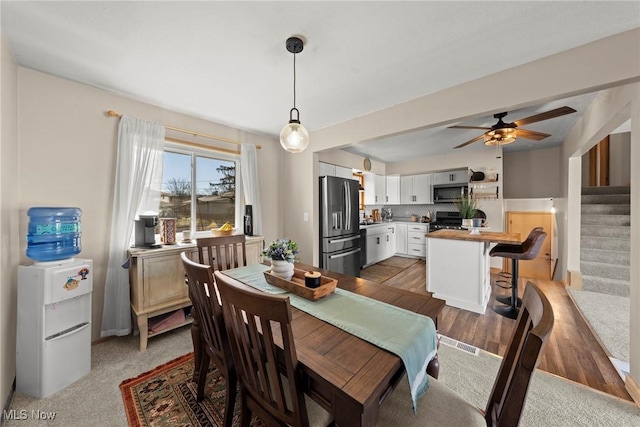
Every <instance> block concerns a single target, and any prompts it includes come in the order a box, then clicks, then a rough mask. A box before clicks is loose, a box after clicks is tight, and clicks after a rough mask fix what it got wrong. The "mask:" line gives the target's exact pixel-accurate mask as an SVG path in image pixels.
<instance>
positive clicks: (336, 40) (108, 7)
mask: <svg viewBox="0 0 640 427" xmlns="http://www.w3.org/2000/svg"><path fill="white" fill-rule="evenodd" d="M0 5H1V8H2V9H1V11H0V12H1V20H2V21H1V28H2V35H3V38H5V39H6V40H7V42H8V44H9V46H10V49H11V51H12V53H13V56H14V59H15V61H16V63H17V64H18V65H20V66H23V67H27V68H32V69H35V70H38V71H42V72H45V73H48V74H52V75H56V76H60V77H63V78H66V79H70V80H74V81H78V82H81V83H85V84H88V85H91V86H95V87H98V88H102V89H106V90H109V91H112V92H115V93H118V94H121V95H124V96H127V97H130V98H134V99H138V100H141V101H144V102H148V103H150V104H154V105H158V106H160V107H163V108H167V109H170V110H173V111H177V112H181V113H185V114H189V115H192V116H196V117H201V118H205V119H208V120H212V121H215V122H218V123H223V124H227V125H231V126H234V127H237V128H240V129H245V130H248V131H253V132H258V133H263V134H269V135H274V136H276V135H278V134H279V132H280V129H281V128H282V126H283V125H284V124H286V122H287V121H288V118H289V109H290V108H291V107H292V106H293V105H292V104H293V55H292V54H291V53H289V52H287V51H286V49H285V47H284V44H285V40H286V39H287V38H288V37H290V36H291V35H301V36H302V37H303V38H304V39H305V40H306V43H305V48H304V51H303V52H302V53H300V54H298V55H297V57H296V69H297V105H296V106H297V107H298V109H299V110H300V120H301V121H302V123H303V124H304V125H305V126H306V127H307V129H309V131H310V132H313V131H315V130H318V129H322V128H326V127H330V126H332V125H334V124H337V123H340V122H343V121H346V120H349V119H352V118H354V117H358V116H362V115H365V114H368V113H370V112H373V111H377V110H381V109H384V108H387V107H390V106H393V105H397V104H399V103H402V102H405V101H408V100H411V99H415V98H418V97H421V96H424V95H428V94H430V93H434V92H437V91H439V90H442V89H445V88H447V87H452V86H455V85H458V84H461V83H464V82H466V81H470V80H474V79H477V78H480V77H482V76H485V75H487V74H491V73H495V72H498V71H501V70H504V69H508V68H512V67H514V66H517V65H520V64H524V63H527V62H530V61H533V60H536V59H539V58H542V57H545V56H548V55H551V54H554V53H557V52H561V51H564V50H567V49H570V48H573V47H576V46H579V45H582V44H585V43H588V42H591V41H594V40H597V39H600V38H603V37H606V36H609V35H612V34H616V33H620V32H623V31H626V30H629V29H633V28H637V27H640V2H628V1H626V2H625V1H623V2H611V1H602V2H598V1H559V2H558V1H545V2H526V1H518V2H488V1H470V2H451V1H412V2H399V1H396V2H378V1H371V2H350V1H343V2H337V1H336V2H328V1H327V2H306V1H303V2H266V1H265V2H231V1H228V2H222V1H201V2H182V1H174V2H115V1H109V2H93V1H92V2H73V1H70V2H57V1H46V2H31V1H30V2H23V1H17V2H12V1H6V0H3V1H2V2H1V3H0ZM592 97H593V95H589V96H583V97H576V98H571V99H568V100H563V101H560V102H557V101H556V102H553V103H548V104H545V105H540V106H536V107H532V108H527V109H522V110H518V111H510V112H509V115H508V116H507V119H508V120H509V121H513V120H517V119H519V118H523V117H526V116H529V115H532V114H535V113H537V112H541V111H546V110H548V109H551V108H555V107H556V106H562V105H568V106H570V107H573V108H574V109H576V110H578V113H574V114H571V115H568V116H564V117H562V118H556V119H551V120H547V121H545V122H540V123H536V124H532V125H528V126H526V127H525V128H527V129H532V130H538V131H541V132H546V133H550V134H552V135H553V137H550V138H547V139H546V140H544V142H538V143H536V144H535V145H531V144H529V143H528V142H527V141H525V140H518V141H516V143H514V144H511V145H510V146H507V147H509V149H511V147H514V148H513V149H531V148H539V147H540V148H541V147H545V146H547V145H549V144H551V146H552V145H553V144H556V145H557V144H558V143H559V141H561V140H562V138H563V137H564V136H566V134H567V133H568V131H569V130H570V128H571V126H573V123H575V121H576V120H577V119H578V118H579V117H580V113H581V111H582V110H583V109H584V108H585V107H586V106H587V105H588V103H589V102H590V101H591V99H592ZM109 107H110V106H108V105H105V109H108V108H109ZM497 112H498V111H496V113H497ZM495 122H496V120H495V119H494V118H493V117H492V116H491V115H489V116H488V117H478V118H476V119H469V120H467V121H465V122H464V123H459V124H464V125H472V126H473V125H475V126H487V127H489V126H491V125H492V124H494V123H495ZM480 132H481V131H466V130H461V129H445V128H434V129H430V130H427V131H423V132H419V133H412V134H406V135H403V136H396V137H394V139H393V141H394V144H393V150H392V151H391V150H389V148H388V147H389V145H391V144H389V140H388V139H386V138H385V139H381V140H378V141H369V142H367V143H357V144H355V145H354V146H352V147H349V148H347V150H348V151H351V152H354V153H358V154H362V155H369V156H370V157H372V158H376V159H379V160H382V159H384V161H398V160H404V159H406V158H415V157H420V156H424V155H433V154H438V153H441V152H443V151H449V150H451V148H452V147H453V146H455V145H458V144H460V143H462V142H464V141H466V140H469V139H471V138H473V137H475V136H477V135H479V133H480ZM311 136H312V138H313V133H312V135H311ZM522 141H525V142H524V143H521V142H522ZM354 142H355V141H354ZM311 143H312V144H313V140H312V141H311ZM400 143H401V144H402V145H403V146H405V147H406V149H401V150H399V149H398V147H399V145H398V144H400ZM482 148H483V144H482V143H480V142H478V143H475V144H472V145H470V146H468V147H465V148H463V149H462V150H477V149H482Z"/></svg>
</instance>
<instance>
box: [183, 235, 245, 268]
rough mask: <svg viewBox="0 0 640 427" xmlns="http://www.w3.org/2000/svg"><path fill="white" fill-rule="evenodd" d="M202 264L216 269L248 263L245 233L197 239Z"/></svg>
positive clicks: (236, 266)
mask: <svg viewBox="0 0 640 427" xmlns="http://www.w3.org/2000/svg"><path fill="white" fill-rule="evenodd" d="M196 246H197V248H198V259H199V261H200V263H201V264H207V265H211V266H213V268H214V269H215V270H229V269H230V268H238V267H241V266H245V265H247V248H246V237H245V235H244V234H239V235H235V236H221V237H201V238H198V239H196Z"/></svg>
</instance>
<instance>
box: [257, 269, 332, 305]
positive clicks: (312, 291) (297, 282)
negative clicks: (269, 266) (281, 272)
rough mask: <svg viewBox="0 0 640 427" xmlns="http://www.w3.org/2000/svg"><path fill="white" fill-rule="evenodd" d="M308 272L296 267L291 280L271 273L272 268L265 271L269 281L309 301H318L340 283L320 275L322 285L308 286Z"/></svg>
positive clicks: (265, 276)
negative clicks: (306, 280) (306, 274)
mask: <svg viewBox="0 0 640 427" xmlns="http://www.w3.org/2000/svg"><path fill="white" fill-rule="evenodd" d="M306 272H307V271H306V270H301V269H299V268H294V269H293V277H291V280H285V279H283V278H281V277H278V276H274V275H273V274H271V270H267V271H265V272H264V278H265V279H266V281H267V283H269V284H271V285H273V286H277V287H279V288H282V289H286V290H287V291H289V292H292V293H294V294H296V295H298V296H301V297H302V298H305V299H308V300H309V301H317V300H319V299H320V298H322V297H325V296H327V295H329V294H331V293H333V291H335V289H336V286H337V285H338V281H337V280H336V279H332V278H330V277H326V276H320V286H318V287H317V288H308V287H306V286H305V273H306Z"/></svg>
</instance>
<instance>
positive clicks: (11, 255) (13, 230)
mask: <svg viewBox="0 0 640 427" xmlns="http://www.w3.org/2000/svg"><path fill="white" fill-rule="evenodd" d="M17 104H18V92H17V68H16V65H15V63H14V62H13V59H12V57H11V52H10V51H9V48H8V46H7V45H6V43H5V40H4V38H1V37H0V340H1V343H0V378H1V380H0V381H1V382H0V399H1V400H0V402H2V405H3V407H4V404H5V402H7V399H8V396H9V394H10V393H11V390H12V384H13V379H14V378H15V374H16V305H17V274H18V268H17V265H18V249H17V248H18V246H19V244H18V240H19V239H20V237H19V235H18V183H19V181H20V169H19V164H18V126H17V121H18V115H17Z"/></svg>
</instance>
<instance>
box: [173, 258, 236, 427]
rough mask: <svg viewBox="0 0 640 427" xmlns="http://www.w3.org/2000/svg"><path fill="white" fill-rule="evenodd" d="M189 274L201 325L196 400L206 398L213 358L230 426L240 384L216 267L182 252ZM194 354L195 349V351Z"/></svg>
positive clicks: (226, 419)
mask: <svg viewBox="0 0 640 427" xmlns="http://www.w3.org/2000/svg"><path fill="white" fill-rule="evenodd" d="M180 257H181V258H182V264H183V265H184V271H185V272H186V274H187V279H188V280H187V283H188V286H189V295H190V297H191V302H192V303H193V310H194V311H195V312H196V313H197V316H198V320H199V322H200V324H199V334H200V336H199V338H198V341H199V343H200V349H199V351H200V361H201V363H200V365H199V372H198V381H197V400H198V401H201V400H202V399H203V398H204V389H205V383H206V379H207V371H208V370H209V362H210V360H211V359H213V361H214V362H215V363H216V366H217V368H218V370H219V371H220V372H221V373H222V375H223V376H224V378H225V380H226V390H225V394H226V397H225V405H224V425H225V427H231V425H232V421H233V413H234V407H235V403H236V394H237V386H238V377H237V374H236V370H235V366H234V363H233V357H232V356H231V346H230V343H229V338H228V336H227V329H226V327H225V325H224V316H223V314H222V306H221V305H220V302H219V299H218V295H217V293H216V290H215V283H214V279H213V267H211V266H210V265H203V264H198V263H196V262H193V261H191V260H190V259H189V257H188V256H187V254H186V253H184V252H183V253H182V254H180ZM194 353H195V350H194Z"/></svg>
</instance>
